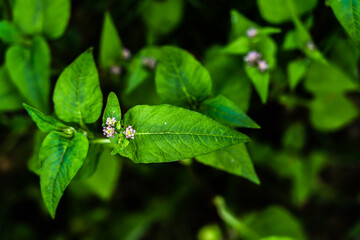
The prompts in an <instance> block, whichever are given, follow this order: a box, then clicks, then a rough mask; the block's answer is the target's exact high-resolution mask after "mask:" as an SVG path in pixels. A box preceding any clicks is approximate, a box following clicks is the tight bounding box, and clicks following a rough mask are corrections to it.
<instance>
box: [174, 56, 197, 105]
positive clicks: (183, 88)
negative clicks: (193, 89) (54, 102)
mask: <svg viewBox="0 0 360 240" xmlns="http://www.w3.org/2000/svg"><path fill="white" fill-rule="evenodd" d="M170 58H171V59H172V61H171V65H173V68H174V69H175V72H176V76H177V77H178V78H179V81H180V84H181V90H183V92H184V94H185V96H186V100H187V101H188V102H189V104H190V105H192V101H191V100H192V96H191V95H190V94H189V93H188V91H187V89H186V86H185V83H184V82H183V80H182V77H181V74H180V72H179V69H178V68H177V67H176V64H175V62H176V61H175V59H174V58H173V56H172V55H171V54H170Z"/></svg>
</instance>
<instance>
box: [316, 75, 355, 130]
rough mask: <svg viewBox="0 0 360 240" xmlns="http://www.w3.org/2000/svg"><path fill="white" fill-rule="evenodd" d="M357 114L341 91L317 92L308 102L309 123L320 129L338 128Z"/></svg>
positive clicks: (353, 106)
mask: <svg viewBox="0 0 360 240" xmlns="http://www.w3.org/2000/svg"><path fill="white" fill-rule="evenodd" d="M340 79H341V78H340ZM358 115H359V111H358V109H357V108H356V106H355V105H354V104H353V103H352V102H350V101H349V100H348V99H347V98H346V97H345V96H343V94H341V93H318V94H317V95H316V96H315V99H314V100H313V101H311V103H310V120H311V123H312V125H313V126H314V127H315V128H316V129H318V130H321V131H334V130H338V129H340V128H342V127H344V126H346V125H347V124H349V123H350V122H351V121H353V120H355V119H356V117H357V116H358Z"/></svg>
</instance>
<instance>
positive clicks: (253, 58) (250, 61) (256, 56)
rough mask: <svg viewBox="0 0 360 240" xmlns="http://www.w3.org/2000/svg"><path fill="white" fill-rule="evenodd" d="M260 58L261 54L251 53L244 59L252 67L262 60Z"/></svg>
mask: <svg viewBox="0 0 360 240" xmlns="http://www.w3.org/2000/svg"><path fill="white" fill-rule="evenodd" d="M260 57H261V54H260V53H258V52H257V51H251V52H249V53H248V54H247V55H246V56H245V57H244V61H245V62H247V63H248V64H250V65H252V64H254V63H256V62H257V61H258V60H260Z"/></svg>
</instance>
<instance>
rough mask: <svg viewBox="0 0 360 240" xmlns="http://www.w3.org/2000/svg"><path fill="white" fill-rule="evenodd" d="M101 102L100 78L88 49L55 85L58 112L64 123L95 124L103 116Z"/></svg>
mask: <svg viewBox="0 0 360 240" xmlns="http://www.w3.org/2000/svg"><path fill="white" fill-rule="evenodd" d="M102 99H103V97H102V92H101V90H100V84H99V75H98V72H97V69H96V66H95V62H94V58H93V56H92V49H89V50H87V51H86V52H84V53H83V54H81V55H80V56H79V57H78V58H77V59H75V61H74V62H72V63H71V64H70V65H69V66H68V67H67V68H66V69H65V70H64V71H63V72H62V73H61V75H60V77H59V79H58V81H57V82H56V85H55V90H54V96H53V101H54V107H55V113H56V115H57V116H58V117H59V118H60V119H61V120H63V121H65V122H77V123H83V122H85V123H93V122H95V121H96V120H97V119H98V118H99V117H100V115H101V109H102Z"/></svg>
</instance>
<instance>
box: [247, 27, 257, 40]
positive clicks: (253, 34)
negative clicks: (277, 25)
mask: <svg viewBox="0 0 360 240" xmlns="http://www.w3.org/2000/svg"><path fill="white" fill-rule="evenodd" d="M258 33H259V32H258V30H257V29H256V28H254V27H251V28H249V29H248V30H247V31H246V35H247V36H248V38H254V37H256V36H257V35H258Z"/></svg>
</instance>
